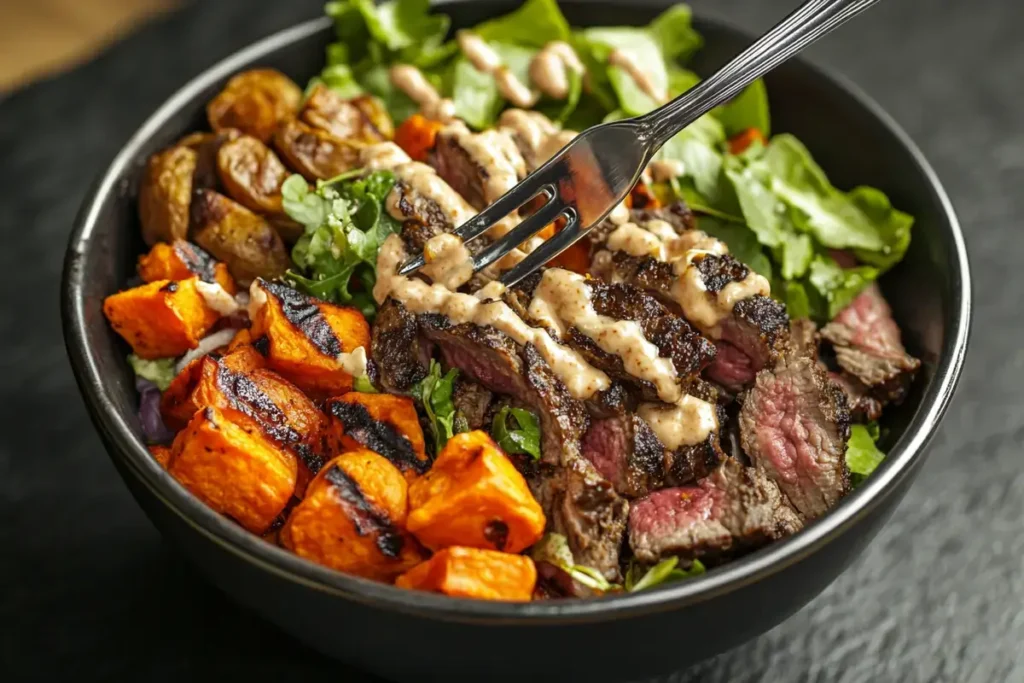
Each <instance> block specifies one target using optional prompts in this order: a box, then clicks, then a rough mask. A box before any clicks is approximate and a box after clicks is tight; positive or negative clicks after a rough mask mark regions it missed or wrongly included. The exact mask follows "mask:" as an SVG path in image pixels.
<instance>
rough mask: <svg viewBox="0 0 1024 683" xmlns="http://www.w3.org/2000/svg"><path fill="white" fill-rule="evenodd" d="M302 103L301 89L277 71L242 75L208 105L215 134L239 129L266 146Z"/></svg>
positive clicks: (267, 70) (249, 72) (231, 81)
mask: <svg viewBox="0 0 1024 683" xmlns="http://www.w3.org/2000/svg"><path fill="white" fill-rule="evenodd" d="M301 101H302V91H301V90H300V89H299V86H297V85H295V83H294V82H293V81H292V80H291V79H290V78H288V77H287V76H285V75H284V74H282V73H281V72H280V71H275V70H274V69H252V70H250V71H243V72H242V73H240V74H238V75H237V76H235V77H234V78H232V79H231V80H230V81H228V83H227V85H226V86H224V89H223V90H222V91H221V92H220V93H219V94H218V95H217V96H216V97H214V98H213V99H212V100H210V103H209V104H207V105H206V115H207V117H208V118H209V119H210V127H211V128H213V130H215V131H220V130H223V129H225V128H237V129H238V130H240V131H242V132H243V133H245V134H246V135H251V136H253V137H254V138H258V139H259V140H262V141H264V142H266V141H267V140H269V139H270V137H271V136H272V135H273V134H274V130H275V129H276V128H277V126H278V124H279V123H281V121H283V120H284V119H286V118H288V117H289V116H294V115H295V112H297V111H298V110H299V103H300V102H301Z"/></svg>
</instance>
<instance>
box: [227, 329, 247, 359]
mask: <svg viewBox="0 0 1024 683" xmlns="http://www.w3.org/2000/svg"><path fill="white" fill-rule="evenodd" d="M252 341H253V340H252V332H250V331H249V328H248V327H243V328H242V329H240V330H239V331H238V332H236V333H235V336H234V337H232V338H231V341H230V342H229V343H228V353H231V352H232V351H237V350H238V349H241V348H245V347H249V346H251V345H252Z"/></svg>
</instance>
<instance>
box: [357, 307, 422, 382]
mask: <svg viewBox="0 0 1024 683" xmlns="http://www.w3.org/2000/svg"><path fill="white" fill-rule="evenodd" d="M370 354H371V356H372V357H373V360H374V363H375V365H376V366H377V369H378V370H379V372H380V383H381V385H382V386H383V387H384V389H385V390H386V391H388V392H392V393H399V394H401V393H406V392H408V391H409V390H410V389H411V388H412V386H413V385H414V384H416V382H419V381H420V380H421V379H423V378H424V377H426V376H427V372H428V371H429V370H430V348H429V346H428V345H425V344H424V343H423V340H422V339H421V337H420V335H419V326H418V324H417V322H416V316H415V315H413V314H412V313H410V312H409V311H408V310H407V309H406V308H405V306H404V305H403V304H402V302H400V301H398V300H396V299H388V300H387V301H385V302H384V304H383V305H382V306H381V307H380V309H379V310H378V311H377V317H376V318H374V321H373V330H372V335H371V337H370Z"/></svg>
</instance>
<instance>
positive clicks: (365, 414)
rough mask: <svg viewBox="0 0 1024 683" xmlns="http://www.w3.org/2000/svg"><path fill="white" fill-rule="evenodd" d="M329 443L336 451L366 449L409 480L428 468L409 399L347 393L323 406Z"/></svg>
mask: <svg viewBox="0 0 1024 683" xmlns="http://www.w3.org/2000/svg"><path fill="white" fill-rule="evenodd" d="M325 412H326V413H327V419H328V433H329V434H330V436H329V441H330V442H331V443H332V444H333V447H334V448H336V449H337V450H338V451H346V450H353V449H357V448H363V447H365V448H369V449H370V450H371V451H374V452H375V453H379V454H380V455H383V456H384V457H385V458H387V459H388V460H389V461H390V462H391V463H392V464H393V465H394V466H395V467H397V468H398V469H400V470H401V471H402V474H404V475H405V477H406V478H407V479H409V480H412V479H415V478H416V477H417V476H418V475H420V474H423V473H424V472H426V471H427V470H428V469H429V468H430V459H429V458H428V457H427V450H426V446H425V444H424V442H423V428H422V427H420V419H419V416H418V415H417V414H416V406H415V404H414V403H413V402H412V399H411V398H407V397H405V396H394V395H392V394H362V393H359V392H355V391H352V392H349V393H347V394H344V395H343V396H339V397H337V398H332V399H331V400H329V401H328V402H327V405H326V407H325Z"/></svg>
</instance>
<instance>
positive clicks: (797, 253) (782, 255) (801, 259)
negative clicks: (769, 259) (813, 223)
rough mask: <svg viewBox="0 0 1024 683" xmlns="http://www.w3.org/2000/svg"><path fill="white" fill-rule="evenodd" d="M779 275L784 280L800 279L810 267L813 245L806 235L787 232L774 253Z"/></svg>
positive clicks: (809, 237)
mask: <svg viewBox="0 0 1024 683" xmlns="http://www.w3.org/2000/svg"><path fill="white" fill-rule="evenodd" d="M774 254H775V260H776V261H777V262H778V263H779V271H780V275H782V277H783V278H785V279H786V280H796V279H797V278H801V277H803V276H804V274H805V273H806V272H807V269H808V268H810V266H811V258H812V257H813V256H814V244H813V243H812V241H811V236H810V235H808V234H806V233H793V232H788V233H786V234H785V235H783V238H782V243H781V244H779V246H778V247H777V248H776V249H775V251H774Z"/></svg>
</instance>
